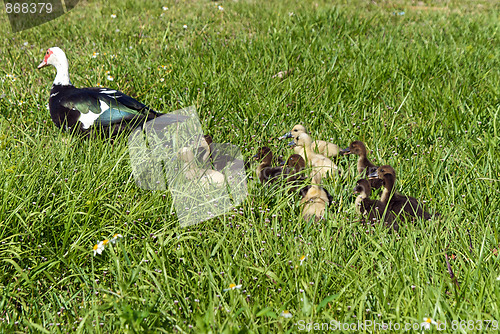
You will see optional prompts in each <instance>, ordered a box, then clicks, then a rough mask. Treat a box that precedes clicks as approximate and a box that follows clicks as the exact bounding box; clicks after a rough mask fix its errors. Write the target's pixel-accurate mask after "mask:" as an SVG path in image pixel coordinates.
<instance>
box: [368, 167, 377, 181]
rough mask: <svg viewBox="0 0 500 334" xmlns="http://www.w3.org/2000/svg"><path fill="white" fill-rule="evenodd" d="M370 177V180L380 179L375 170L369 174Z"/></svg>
mask: <svg viewBox="0 0 500 334" xmlns="http://www.w3.org/2000/svg"><path fill="white" fill-rule="evenodd" d="M368 177H369V178H370V179H375V178H378V172H377V170H376V169H375V170H373V171H371V172H370V174H368Z"/></svg>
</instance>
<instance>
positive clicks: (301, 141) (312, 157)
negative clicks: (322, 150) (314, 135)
mask: <svg viewBox="0 0 500 334" xmlns="http://www.w3.org/2000/svg"><path fill="white" fill-rule="evenodd" d="M294 143H295V145H297V146H298V147H302V148H303V152H302V153H303V155H302V154H301V156H302V158H304V159H305V160H306V161H307V164H308V165H309V166H311V167H313V170H312V174H311V175H312V176H314V175H315V174H317V173H319V174H321V176H322V177H324V176H327V175H328V174H330V175H334V174H335V171H337V170H338V168H337V166H336V165H335V164H334V163H333V161H331V160H330V159H328V158H327V157H325V156H323V155H321V154H316V153H314V152H313V150H312V148H311V143H312V139H311V137H309V135H308V134H307V133H305V132H302V133H300V134H299V135H298V136H297V137H295V138H294Z"/></svg>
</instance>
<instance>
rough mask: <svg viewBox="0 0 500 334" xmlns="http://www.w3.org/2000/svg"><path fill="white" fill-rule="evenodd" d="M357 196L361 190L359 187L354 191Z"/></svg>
mask: <svg viewBox="0 0 500 334" xmlns="http://www.w3.org/2000/svg"><path fill="white" fill-rule="evenodd" d="M352 191H353V192H354V193H355V194H358V193H359V192H360V191H361V190H360V189H359V187H358V186H356V187H354V189H353V190H352Z"/></svg>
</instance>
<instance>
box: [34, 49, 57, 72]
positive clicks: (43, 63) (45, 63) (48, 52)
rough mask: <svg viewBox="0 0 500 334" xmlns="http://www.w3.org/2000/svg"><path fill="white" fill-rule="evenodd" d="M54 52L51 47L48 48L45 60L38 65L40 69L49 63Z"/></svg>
mask: <svg viewBox="0 0 500 334" xmlns="http://www.w3.org/2000/svg"><path fill="white" fill-rule="evenodd" d="M53 53H54V52H53V51H52V50H51V49H47V52H46V53H45V57H44V58H43V61H42V62H41V63H40V65H38V67H37V68H38V69H40V68H42V67H45V66H47V65H49V58H50V56H52V54H53Z"/></svg>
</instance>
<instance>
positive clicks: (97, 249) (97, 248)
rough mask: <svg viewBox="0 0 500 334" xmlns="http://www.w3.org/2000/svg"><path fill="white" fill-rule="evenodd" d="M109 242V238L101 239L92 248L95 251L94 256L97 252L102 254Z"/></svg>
mask: <svg viewBox="0 0 500 334" xmlns="http://www.w3.org/2000/svg"><path fill="white" fill-rule="evenodd" d="M108 242H109V240H108V239H105V240H103V241H100V242H99V243H98V244H96V245H94V247H93V248H92V250H93V251H94V256H96V254H99V255H101V254H102V251H103V250H104V247H105V246H106V245H107V244H108Z"/></svg>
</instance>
